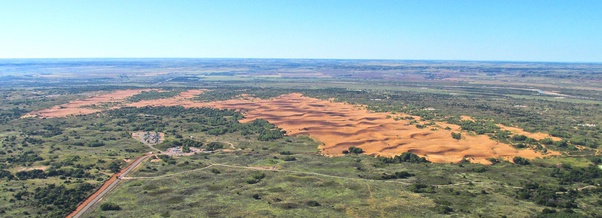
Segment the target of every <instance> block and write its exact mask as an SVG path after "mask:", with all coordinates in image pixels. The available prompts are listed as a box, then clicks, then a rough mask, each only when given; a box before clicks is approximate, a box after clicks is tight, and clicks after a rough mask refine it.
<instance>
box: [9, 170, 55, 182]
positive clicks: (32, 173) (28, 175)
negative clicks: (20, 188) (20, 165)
mask: <svg viewBox="0 0 602 218" xmlns="http://www.w3.org/2000/svg"><path fill="white" fill-rule="evenodd" d="M15 177H17V178H19V180H28V179H45V178H46V177H48V176H47V175H46V173H44V171H43V170H38V169H35V170H27V171H19V172H17V173H15Z"/></svg>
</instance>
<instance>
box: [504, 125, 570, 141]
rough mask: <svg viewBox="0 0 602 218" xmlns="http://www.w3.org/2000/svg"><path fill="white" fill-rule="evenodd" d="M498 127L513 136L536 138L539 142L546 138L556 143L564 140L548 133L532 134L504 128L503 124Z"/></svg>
mask: <svg viewBox="0 0 602 218" xmlns="http://www.w3.org/2000/svg"><path fill="white" fill-rule="evenodd" d="M497 126H499V127H500V128H502V129H503V130H508V131H510V132H512V134H519V135H525V136H527V137H529V138H534V139H537V140H541V139H545V138H551V139H552V140H554V141H560V140H562V139H561V138H558V137H554V136H551V135H549V134H546V133H541V132H536V133H531V132H527V131H525V130H523V129H521V128H517V127H511V126H504V125H502V124H498V125H497Z"/></svg>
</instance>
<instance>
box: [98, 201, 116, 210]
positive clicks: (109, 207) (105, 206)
mask: <svg viewBox="0 0 602 218" xmlns="http://www.w3.org/2000/svg"><path fill="white" fill-rule="evenodd" d="M100 209H101V210H103V211H107V210H121V207H120V206H119V205H117V204H115V203H109V202H106V203H102V204H101V205H100Z"/></svg>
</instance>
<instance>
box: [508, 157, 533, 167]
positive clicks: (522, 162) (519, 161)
mask: <svg viewBox="0 0 602 218" xmlns="http://www.w3.org/2000/svg"><path fill="white" fill-rule="evenodd" d="M512 162H514V163H515V164H518V165H529V164H531V162H529V160H527V159H526V158H524V157H518V156H516V157H514V158H512Z"/></svg>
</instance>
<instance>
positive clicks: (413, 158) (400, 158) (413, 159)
mask: <svg viewBox="0 0 602 218" xmlns="http://www.w3.org/2000/svg"><path fill="white" fill-rule="evenodd" d="M378 159H379V160H380V161H382V162H383V163H387V164H389V163H406V162H407V163H428V162H429V161H428V160H426V158H424V157H420V156H418V155H416V154H414V153H411V152H403V153H402V154H401V155H395V156H394V157H382V156H379V157H378Z"/></svg>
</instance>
